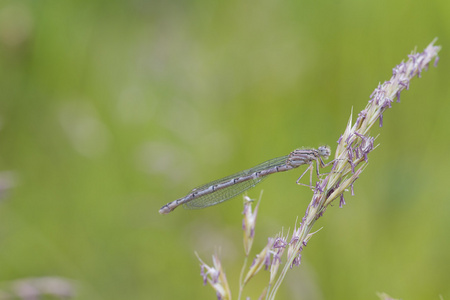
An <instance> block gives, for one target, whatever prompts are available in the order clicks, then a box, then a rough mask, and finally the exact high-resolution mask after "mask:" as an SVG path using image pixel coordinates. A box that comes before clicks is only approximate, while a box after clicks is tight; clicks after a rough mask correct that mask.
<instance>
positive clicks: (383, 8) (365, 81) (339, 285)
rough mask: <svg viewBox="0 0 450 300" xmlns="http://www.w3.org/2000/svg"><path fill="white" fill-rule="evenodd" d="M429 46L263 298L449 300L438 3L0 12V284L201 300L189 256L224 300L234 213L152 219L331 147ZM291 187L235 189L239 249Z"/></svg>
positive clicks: (278, 208) (91, 295) (444, 73)
mask: <svg viewBox="0 0 450 300" xmlns="http://www.w3.org/2000/svg"><path fill="white" fill-rule="evenodd" d="M435 37H438V38H439V40H438V42H437V44H438V45H442V46H443V49H442V51H441V53H440V58H441V59H440V62H439V65H438V67H437V68H430V70H429V71H428V72H425V73H423V76H422V78H421V79H417V78H416V79H414V80H413V81H412V82H411V88H410V90H409V91H405V92H403V94H402V101H401V103H400V104H397V103H395V104H394V105H393V108H392V109H390V110H389V111H387V112H386V113H385V116H384V126H383V127H382V128H378V127H376V128H374V129H373V131H372V133H373V134H378V133H379V134H380V136H379V137H378V139H377V142H378V143H379V144H380V146H379V147H378V148H377V149H376V150H375V151H374V152H373V153H372V156H371V158H370V163H369V166H368V168H367V169H366V170H365V171H364V173H363V174H362V176H361V177H360V179H359V180H358V181H357V182H356V184H355V193H356V195H355V196H353V197H351V196H350V195H347V197H346V201H347V205H346V206H345V207H344V208H343V209H339V207H338V206H337V205H334V207H331V208H329V209H328V211H327V212H326V214H325V215H324V217H323V218H321V219H320V220H319V221H318V222H317V223H316V228H317V229H319V228H322V230H321V231H320V232H319V233H318V234H316V235H315V236H314V237H313V238H312V240H311V241H310V242H309V244H308V247H306V248H305V250H304V251H303V260H302V265H301V267H299V268H296V269H293V270H291V272H290V273H288V276H287V278H286V280H285V283H284V285H283V286H282V289H281V290H280V293H279V299H377V296H376V293H377V292H386V293H388V294H390V295H391V296H394V297H398V298H400V297H401V298H403V299H438V298H439V295H442V296H443V298H444V299H449V298H450V285H449V284H448V280H449V278H450V268H449V266H450V239H449V231H450V218H449V216H450V189H449V188H448V181H449V179H450V176H449V167H450V156H449V155H448V152H449V150H450V143H449V133H450V127H449V126H450V118H449V114H450V101H449V100H450V85H449V80H450V74H449V67H450V63H449V60H448V55H447V53H448V49H449V41H450V2H449V1H447V0H439V1H406V0H403V1H391V0H381V1H348V0H345V1H303V0H300V1H299V0H295V1H292V0H282V1H270V0H262V1H252V0H244V1H202V0H198V1H145V0H131V1H114V0H113V1H101V0H90V1H21V0H9V1H8V0H3V1H1V3H0V121H1V122H0V124H1V128H0V170H1V173H0V175H1V177H0V178H1V181H0V182H1V189H2V193H1V195H2V198H1V200H0V201H1V202H0V281H1V283H0V284H3V285H6V286H7V285H8V283H10V282H11V281H14V280H18V279H22V278H35V277H44V276H58V277H61V278H67V279H70V280H73V281H74V282H76V288H77V295H76V297H75V298H76V299H215V293H214V292H213V291H212V289H211V288H210V287H204V286H202V279H201V277H200V275H199V274H200V269H199V264H198V261H197V259H196V257H195V254H194V251H197V252H198V253H199V255H200V256H201V257H202V258H203V259H204V260H205V261H206V262H209V263H211V254H213V253H214V252H215V251H218V252H219V253H220V257H221V259H222V263H223V265H224V267H225V270H226V272H227V276H228V280H229V282H230V285H231V288H232V290H233V291H234V296H237V282H238V274H239V271H240V266H241V264H242V260H243V250H242V232H241V217H242V216H241V211H242V198H240V197H238V198H236V199H234V200H233V201H229V202H228V203H225V204H222V205H219V206H216V207H211V208H208V209H205V210H199V211H188V210H183V209H182V208H180V209H177V210H176V211H174V212H173V213H172V214H169V215H165V216H161V215H159V214H158V209H159V208H160V207H161V206H162V205H163V204H165V203H166V202H169V201H172V200H174V199H177V198H179V197H182V196H184V195H185V194H186V193H187V192H188V191H189V190H190V189H192V188H193V187H195V186H197V185H200V184H203V183H205V182H208V181H211V180H214V179H217V178H220V177H222V176H225V175H229V174H230V173H233V172H236V171H240V170H242V169H246V168H249V167H252V166H254V165H256V164H258V163H260V162H263V161H265V160H267V159H270V158H273V157H277V156H282V155H286V154H288V153H289V152H290V151H292V150H293V149H295V148H297V147H302V146H308V147H317V146H318V145H320V144H330V145H332V146H333V147H334V145H336V144H335V142H336V141H337V139H338V138H339V136H340V134H341V133H342V132H343V130H344V128H345V125H346V122H347V120H348V118H349V115H350V112H351V109H352V108H353V110H354V112H355V113H357V112H359V111H360V110H362V109H363V108H364V107H365V105H366V103H367V100H368V99H369V95H370V94H371V93H372V91H373V90H374V88H375V87H376V86H377V85H378V83H379V82H383V81H384V80H387V79H389V78H390V76H391V70H392V68H393V67H394V66H395V65H397V64H398V63H400V62H401V61H402V60H403V59H406V58H407V54H409V53H410V52H411V51H412V50H413V49H414V48H415V46H417V49H418V50H419V51H422V50H423V49H424V48H425V47H426V46H427V45H428V44H429V43H430V42H431V41H432V40H433V39H434V38H435ZM301 172H302V170H295V171H291V172H287V173H282V174H275V175H273V176H271V178H270V179H268V180H266V181H264V182H263V183H262V184H260V185H259V186H257V187H256V188H254V189H252V190H250V191H249V193H248V195H249V196H250V197H252V198H257V197H258V196H259V194H260V192H261V190H264V194H263V198H262V203H261V206H260V212H259V219H258V225H257V233H256V241H255V246H254V250H255V251H254V252H256V251H259V249H260V248H261V247H263V246H264V244H265V243H266V241H267V237H269V236H273V235H275V234H276V233H277V232H278V231H280V230H281V229H282V228H284V230H285V231H287V229H288V228H292V227H293V226H294V223H295V220H296V218H297V216H300V217H301V216H303V215H304V212H305V209H306V206H307V205H308V203H309V201H310V198H311V192H310V191H309V190H308V189H307V188H304V187H299V186H297V185H296V184H295V181H296V179H297V177H298V176H299V175H300V174H301ZM260 276H261V278H259V279H255V281H254V282H252V283H251V284H250V286H249V288H248V290H247V293H246V294H245V295H246V296H251V297H252V299H256V298H257V295H258V292H259V291H260V290H261V289H262V288H263V286H264V284H265V280H266V279H267V274H262V275H260Z"/></svg>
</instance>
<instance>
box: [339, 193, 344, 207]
mask: <svg viewBox="0 0 450 300" xmlns="http://www.w3.org/2000/svg"><path fill="white" fill-rule="evenodd" d="M344 205H345V200H344V194H343V193H342V194H341V199H340V200H339V208H342V207H343V206H344Z"/></svg>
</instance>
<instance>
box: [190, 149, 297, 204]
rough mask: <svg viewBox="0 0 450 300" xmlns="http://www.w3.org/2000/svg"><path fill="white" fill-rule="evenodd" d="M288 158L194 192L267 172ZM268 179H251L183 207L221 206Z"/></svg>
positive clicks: (272, 161)
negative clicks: (256, 173) (222, 203)
mask: <svg viewBox="0 0 450 300" xmlns="http://www.w3.org/2000/svg"><path fill="white" fill-rule="evenodd" d="M287 158H288V156H287V155H286V156H282V157H277V158H274V159H271V160H268V161H266V162H263V163H261V164H259V165H257V166H255V167H253V168H251V169H248V170H244V171H241V172H238V173H235V174H233V175H230V176H227V177H225V178H222V179H218V180H215V181H212V182H209V183H207V184H204V185H202V186H199V187H198V188H195V189H194V190H193V191H195V190H196V191H199V190H203V189H207V188H209V187H211V186H213V185H218V184H223V183H226V182H228V181H230V180H232V179H234V178H239V177H243V176H247V175H249V174H253V173H255V172H259V171H262V170H267V169H270V168H273V167H277V166H282V165H284V164H285V163H286V160H287ZM266 177H267V176H261V177H257V178H251V179H249V180H246V181H243V182H240V183H236V184H233V185H230V186H227V187H225V188H222V189H218V190H216V191H214V192H212V193H210V194H206V195H203V196H200V197H198V198H194V199H192V200H191V201H189V202H187V203H185V204H183V206H184V208H187V209H199V208H204V207H208V206H212V205H216V204H219V203H221V202H224V201H226V200H228V199H231V198H233V197H235V196H237V195H239V194H241V193H243V192H245V191H246V190H248V189H249V188H252V187H254V186H255V185H256V184H258V183H259V182H261V181H262V180H263V179H264V178H266Z"/></svg>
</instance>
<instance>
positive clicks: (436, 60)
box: [434, 56, 439, 67]
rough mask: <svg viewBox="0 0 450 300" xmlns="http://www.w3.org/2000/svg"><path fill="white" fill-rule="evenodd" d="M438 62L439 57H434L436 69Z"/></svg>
mask: <svg viewBox="0 0 450 300" xmlns="http://www.w3.org/2000/svg"><path fill="white" fill-rule="evenodd" d="M438 62H439V56H436V58H435V59H434V66H435V67H437V64H438Z"/></svg>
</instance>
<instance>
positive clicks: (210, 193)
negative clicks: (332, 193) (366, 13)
mask: <svg viewBox="0 0 450 300" xmlns="http://www.w3.org/2000/svg"><path fill="white" fill-rule="evenodd" d="M330 154H331V150H330V147H328V146H320V147H319V148H318V149H317V150H316V149H297V150H294V151H292V152H291V153H290V154H289V155H285V156H282V157H278V158H274V159H271V160H268V161H266V162H263V163H261V164H259V165H257V166H255V167H253V168H251V169H248V170H244V171H241V172H238V173H236V174H233V175H230V176H227V177H225V178H222V179H219V180H215V181H212V182H209V183H207V184H204V185H202V186H199V187H197V188H195V189H193V190H192V191H190V192H189V194H187V195H186V196H185V197H183V198H180V199H177V200H175V201H172V202H169V203H167V204H166V205H164V206H163V207H161V209H160V210H159V213H160V214H168V213H170V212H171V211H172V210H174V209H175V208H177V207H178V206H180V205H182V204H183V206H184V207H185V208H187V209H198V208H204V207H208V206H212V205H216V204H219V203H221V202H224V201H226V200H228V199H230V198H233V197H234V196H237V195H239V194H241V193H243V192H244V191H246V190H248V189H249V188H251V187H254V186H255V185H256V184H257V183H259V182H260V181H261V180H263V179H264V178H265V177H266V176H267V175H270V174H273V173H277V172H284V171H289V170H292V169H295V168H297V167H299V166H301V165H305V164H308V165H309V167H308V168H307V169H306V170H305V172H303V174H302V175H301V176H300V177H299V178H298V180H297V184H300V185H305V184H302V183H300V179H301V178H302V177H303V175H305V174H306V172H308V170H310V181H309V187H311V188H312V171H313V169H314V165H313V163H314V161H315V162H316V165H317V166H316V170H317V176H320V174H319V167H321V168H323V167H326V166H327V165H329V164H330V163H328V164H325V163H324V162H323V159H322V158H324V159H328V157H329V156H330ZM307 186H308V185H307Z"/></svg>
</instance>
